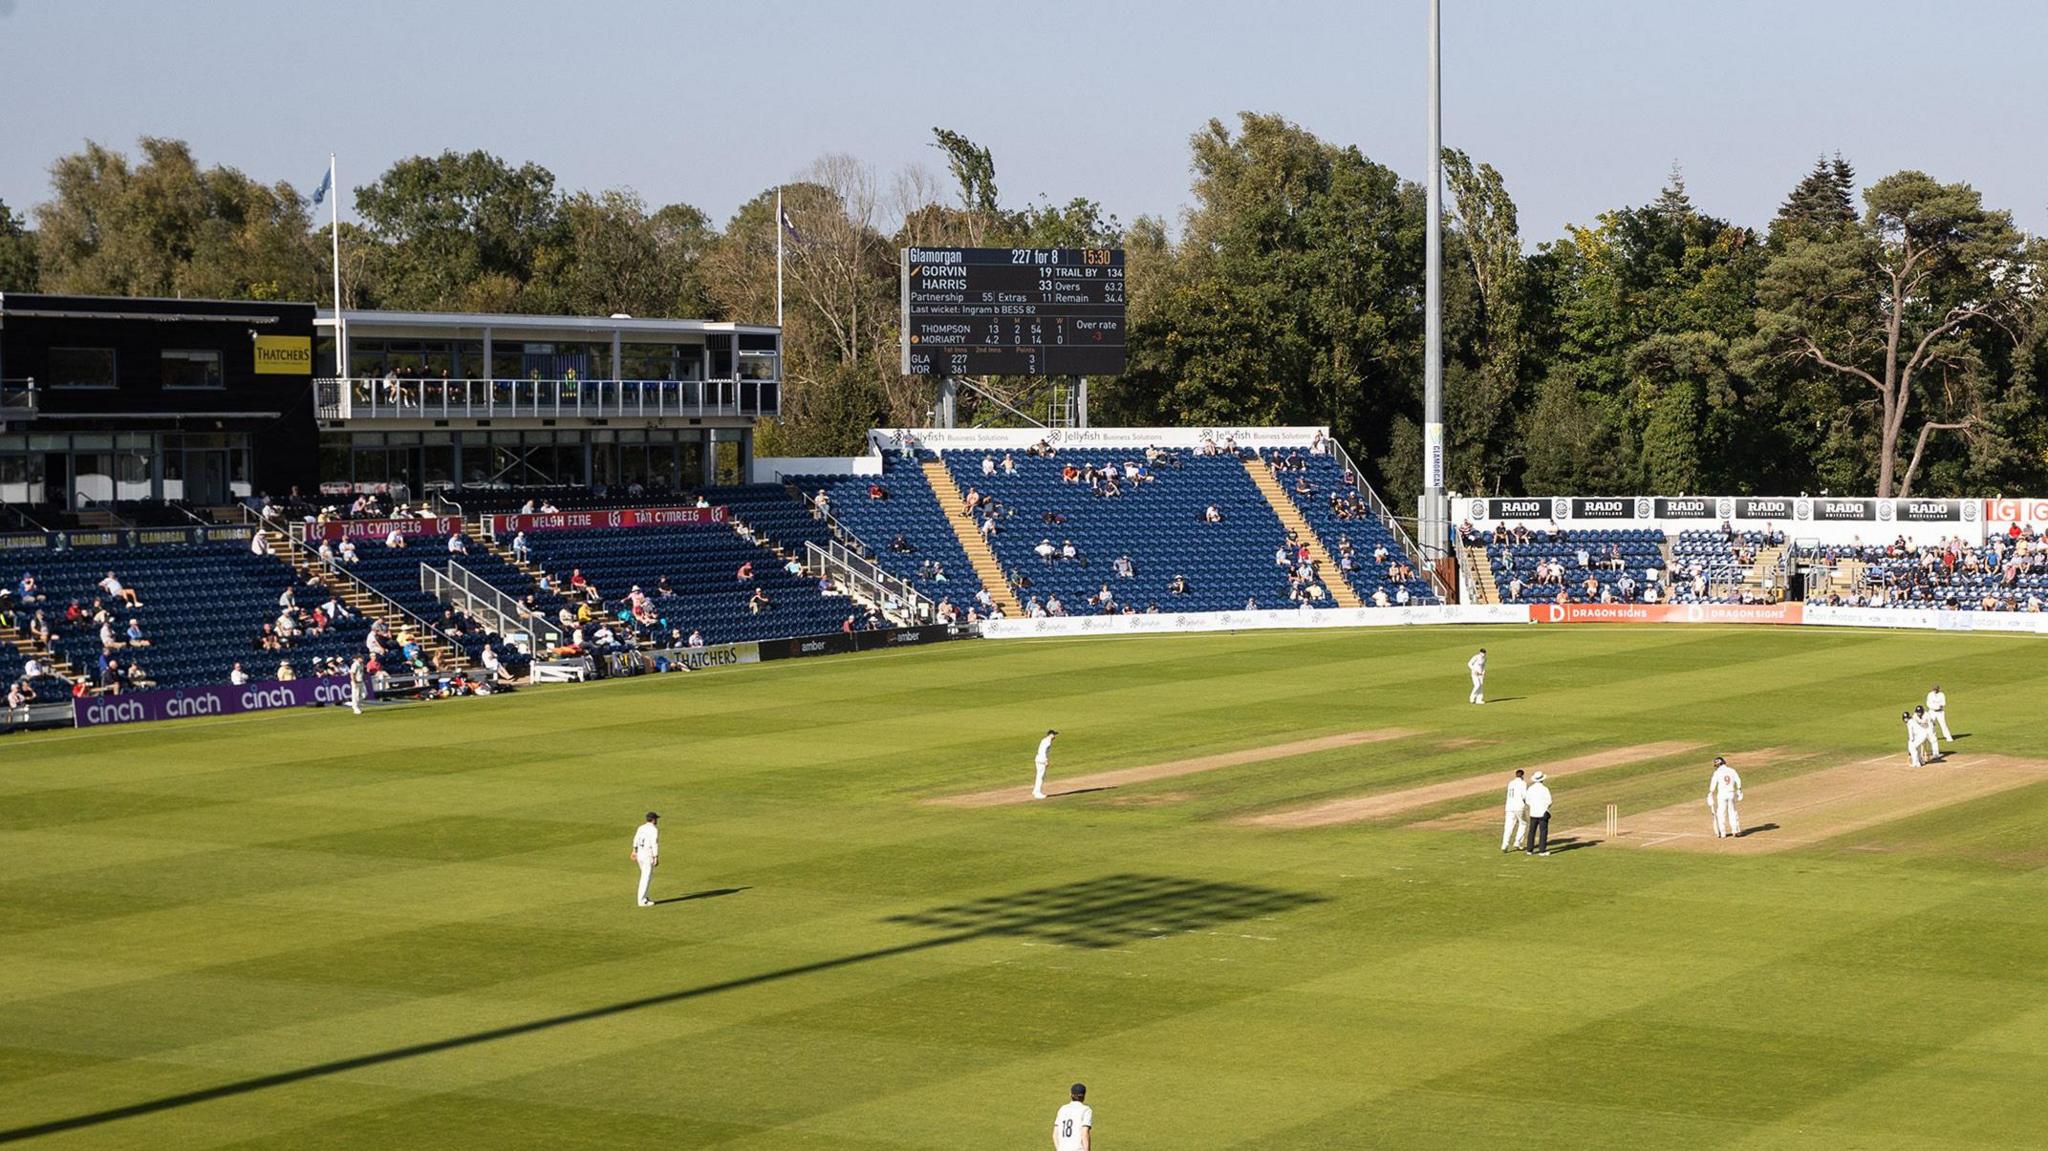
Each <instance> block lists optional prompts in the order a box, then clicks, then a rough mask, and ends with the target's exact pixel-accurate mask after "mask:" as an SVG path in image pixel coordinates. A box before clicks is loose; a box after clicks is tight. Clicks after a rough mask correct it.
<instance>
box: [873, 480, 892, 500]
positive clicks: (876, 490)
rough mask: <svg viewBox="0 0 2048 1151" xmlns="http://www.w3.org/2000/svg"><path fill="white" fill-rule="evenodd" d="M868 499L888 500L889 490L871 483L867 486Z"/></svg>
mask: <svg viewBox="0 0 2048 1151" xmlns="http://www.w3.org/2000/svg"><path fill="white" fill-rule="evenodd" d="M868 498H869V499H871V500H886V499H888V498H889V489H888V488H885V487H883V486H882V485H881V484H877V483H871V484H869V485H868Z"/></svg>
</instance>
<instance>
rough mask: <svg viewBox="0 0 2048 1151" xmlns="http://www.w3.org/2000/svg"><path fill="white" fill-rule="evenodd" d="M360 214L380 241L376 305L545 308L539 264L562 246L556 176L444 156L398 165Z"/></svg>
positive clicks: (368, 191)
mask: <svg viewBox="0 0 2048 1151" xmlns="http://www.w3.org/2000/svg"><path fill="white" fill-rule="evenodd" d="M355 207H356V213H357V214H358V215H360V216H361V217H362V218H363V222H364V224H365V225H366V226H367V227H368V229H369V232H370V235H371V236H372V237H373V238H375V240H376V241H377V248H376V253H375V258H374V259H373V260H372V261H371V273H370V274H371V279H372V280H373V286H372V288H371V289H370V294H371V296H372V300H371V302H372V303H373V304H375V305H376V306H380V307H389V308H416V309H423V310H445V311H496V310H520V309H526V310H532V311H541V310H544V308H545V300H546V296H547V294H548V292H549V290H550V289H549V288H547V287H545V286H537V285H534V284H533V282H532V281H533V275H534V270H535V264H536V260H537V258H538V257H539V256H540V255H541V253H542V252H543V251H545V250H546V249H548V248H550V247H556V248H559V247H563V246H565V245H566V243H567V240H566V237H565V234H564V231H563V221H562V217H561V205H560V201H559V200H558V198H557V197H556V195H555V177H554V174H553V173H551V172H549V171H548V170H547V169H546V168H543V167H541V166H540V165H538V164H521V165H520V166H518V167H516V168H515V167H513V166H512V165H510V164H508V163H506V162H505V161H504V160H501V159H499V158H498V157H496V156H493V155H490V154H489V153H487V152H481V151H476V152H466V153H458V152H453V151H450V152H443V153H441V154H440V155H439V156H432V157H428V156H413V157H410V158H408V159H404V160H400V161H399V162H398V163H396V164H393V165H392V166H391V167H390V169H389V170H387V171H386V172H385V173H384V174H383V175H382V176H380V177H379V178H378V179H377V181H376V182H375V183H373V184H370V185H368V186H367V187H362V188H357V189H356V190H355Z"/></svg>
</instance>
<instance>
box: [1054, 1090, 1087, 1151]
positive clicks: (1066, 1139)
mask: <svg viewBox="0 0 2048 1151" xmlns="http://www.w3.org/2000/svg"><path fill="white" fill-rule="evenodd" d="M1087 1098H1088V1085H1087V1084H1086V1083H1076V1084H1074V1085H1073V1086H1072V1087H1069V1088H1067V1103H1066V1106H1064V1107H1061V1108H1060V1110H1059V1114H1057V1115H1054V1116H1053V1117H1052V1147H1053V1151H1089V1148H1091V1147H1093V1146H1095V1109H1094V1108H1092V1107H1090V1106H1088V1104H1087V1103H1086V1102H1084V1100H1086V1099H1087Z"/></svg>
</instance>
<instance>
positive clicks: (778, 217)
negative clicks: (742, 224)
mask: <svg viewBox="0 0 2048 1151" xmlns="http://www.w3.org/2000/svg"><path fill="white" fill-rule="evenodd" d="M775 326H776V327H778V328H779V327H781V326H782V185H780V184H777V185H775Z"/></svg>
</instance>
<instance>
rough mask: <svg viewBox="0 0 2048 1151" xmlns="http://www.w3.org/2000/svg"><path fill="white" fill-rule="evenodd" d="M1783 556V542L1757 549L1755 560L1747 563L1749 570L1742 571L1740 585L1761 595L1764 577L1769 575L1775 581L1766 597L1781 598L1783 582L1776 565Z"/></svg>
mask: <svg viewBox="0 0 2048 1151" xmlns="http://www.w3.org/2000/svg"><path fill="white" fill-rule="evenodd" d="M1784 557H1785V545H1784V544H1769V545H1766V546H1765V547H1763V548H1761V549H1759V550H1758V551H1757V553H1756V562H1755V563H1753V564H1751V565H1749V570H1748V571H1747V572H1745V573H1743V576H1742V586H1743V587H1744V588H1747V589H1748V590H1749V591H1752V592H1754V593H1756V594H1757V595H1759V596H1761V595H1763V594H1764V577H1765V576H1770V577H1771V578H1772V579H1773V580H1774V581H1776V582H1775V585H1774V586H1773V587H1772V588H1771V592H1770V596H1769V597H1768V598H1770V599H1774V600H1775V599H1783V598H1784V596H1785V582H1784V578H1783V576H1782V575H1781V574H1780V573H1779V570H1778V565H1779V563H1780V561H1782V560H1783V559H1784Z"/></svg>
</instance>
